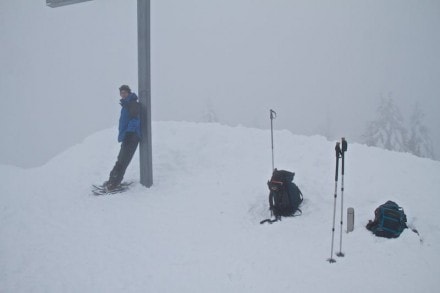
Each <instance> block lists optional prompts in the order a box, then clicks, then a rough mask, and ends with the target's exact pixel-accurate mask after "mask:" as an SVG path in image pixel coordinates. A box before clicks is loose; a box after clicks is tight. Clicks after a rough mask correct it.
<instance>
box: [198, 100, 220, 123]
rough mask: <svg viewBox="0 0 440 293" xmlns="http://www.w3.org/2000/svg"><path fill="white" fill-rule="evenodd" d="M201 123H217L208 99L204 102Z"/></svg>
mask: <svg viewBox="0 0 440 293" xmlns="http://www.w3.org/2000/svg"><path fill="white" fill-rule="evenodd" d="M201 120H202V122H209V123H215V122H219V121H218V118H217V114H216V113H215V111H214V107H213V106H212V102H211V100H210V99H208V100H207V102H206V108H205V112H204V113H203V115H202V119H201Z"/></svg>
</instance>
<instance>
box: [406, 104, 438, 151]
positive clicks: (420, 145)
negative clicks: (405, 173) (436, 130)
mask: <svg viewBox="0 0 440 293" xmlns="http://www.w3.org/2000/svg"><path fill="white" fill-rule="evenodd" d="M424 118H425V113H424V112H423V111H422V109H421V108H420V105H419V103H416V104H415V106H414V109H413V113H412V115H411V117H410V133H409V139H408V150H409V151H410V152H411V153H413V154H414V155H416V156H419V157H425V158H431V159H434V150H433V146H432V141H431V137H430V135H429V130H428V128H427V127H426V126H425V124H424V122H423V120H424Z"/></svg>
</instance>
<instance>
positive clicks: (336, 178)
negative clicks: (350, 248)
mask: <svg viewBox="0 0 440 293" xmlns="http://www.w3.org/2000/svg"><path fill="white" fill-rule="evenodd" d="M335 152H336V171H335V195H334V202H333V226H332V246H331V250H330V258H329V259H328V262H329V263H334V262H336V260H335V259H334V258H333V243H334V240H335V221H336V197H337V196H338V169H339V157H340V155H341V146H340V144H339V142H337V143H336V146H335Z"/></svg>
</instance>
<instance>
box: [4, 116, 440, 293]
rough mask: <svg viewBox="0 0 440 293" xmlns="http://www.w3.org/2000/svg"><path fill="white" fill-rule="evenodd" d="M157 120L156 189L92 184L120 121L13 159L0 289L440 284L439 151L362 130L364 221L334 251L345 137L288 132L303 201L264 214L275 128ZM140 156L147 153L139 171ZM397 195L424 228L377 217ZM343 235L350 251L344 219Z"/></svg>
mask: <svg viewBox="0 0 440 293" xmlns="http://www.w3.org/2000/svg"><path fill="white" fill-rule="evenodd" d="M153 131H154V133H153V158H154V186H153V187H152V188H150V189H146V188H144V187H143V186H141V185H140V184H139V183H136V184H135V186H134V187H133V188H132V189H131V190H130V191H128V192H127V193H124V194H120V195H110V196H100V197H97V196H93V195H91V192H90V186H91V184H94V183H101V182H103V181H104V180H106V179H107V176H108V172H109V171H110V169H111V168H112V167H113V164H114V161H115V158H116V155H117V152H118V151H119V145H118V144H117V143H116V142H115V137H116V130H115V129H109V130H105V131H101V132H99V133H96V134H95V135H93V136H90V137H89V138H87V139H86V140H85V141H84V142H83V143H82V144H80V145H76V146H74V147H72V148H70V149H69V150H67V151H65V152H64V153H63V154H61V155H59V156H57V157H55V158H54V159H52V160H51V161H50V162H49V163H47V164H46V165H44V166H42V167H40V168H35V169H28V170H22V169H17V168H13V167H10V166H0V178H1V179H0V180H1V184H0V292H2V293H18V292H26V293H28V292H378V291H379V290H380V292H438V290H439V289H438V288H439V286H440V279H439V276H440V245H439V241H440V231H439V228H440V223H439V219H438V209H439V207H440V205H439V203H440V163H439V162H436V161H431V160H428V159H420V158H416V157H414V156H411V155H408V154H402V153H394V152H389V151H384V150H380V149H377V148H368V147H366V146H362V145H358V144H350V140H349V138H348V142H349V149H348V152H347V153H346V174H345V193H344V197H345V198H344V206H345V207H354V208H355V230H354V232H352V233H349V234H347V233H345V232H344V234H343V249H342V251H343V252H345V254H346V256H345V257H344V258H337V262H336V263H334V264H330V263H328V262H327V261H326V259H328V258H329V257H330V244H331V225H332V215H333V191H334V170H335V155H334V144H335V142H329V141H327V140H326V139H324V138H322V137H319V136H314V137H305V136H297V135H293V134H291V133H290V132H288V131H276V132H275V165H276V167H278V168H279V169H286V170H290V171H294V172H296V176H295V180H294V181H295V182H296V183H297V184H298V186H299V187H300V188H301V190H302V191H303V193H304V197H305V201H304V204H303V206H302V210H303V214H302V216H300V217H296V218H288V219H284V220H283V221H281V222H278V223H275V224H273V225H268V224H265V225H260V224H259V222H260V220H262V219H265V218H267V217H268V216H269V212H268V209H267V208H268V200H267V196H268V190H267V185H266V182H267V180H268V179H269V178H270V175H271V150H270V131H268V130H258V129H249V128H244V127H227V126H222V125H218V124H196V123H185V122H155V123H154V124H153ZM48 143H50V142H48ZM138 168H139V162H138V155H136V157H135V158H134V159H133V162H132V165H131V166H130V167H129V169H128V171H127V174H126V180H138ZM339 199H340V197H338V214H337V218H338V221H339V217H340V215H339V204H340V202H339ZM386 200H394V201H396V202H397V203H398V204H399V205H401V206H403V208H404V209H405V212H406V214H407V216H408V221H409V224H411V225H413V226H415V227H416V228H417V229H418V230H419V232H420V235H421V238H419V237H418V236H417V235H416V234H415V233H413V232H411V231H410V230H408V229H407V230H405V231H404V232H403V234H402V235H401V237H400V238H398V239H393V240H388V239H382V238H377V237H375V236H373V235H372V234H371V233H370V232H369V231H367V230H366V229H365V228H364V226H365V224H366V223H367V222H368V220H369V219H372V218H373V212H374V209H375V208H376V207H377V206H378V205H379V204H382V203H384V202H385V201H386ZM344 219H345V215H344ZM344 229H345V227H344ZM335 236H336V237H335V251H338V250H339V226H337V230H336V235H335Z"/></svg>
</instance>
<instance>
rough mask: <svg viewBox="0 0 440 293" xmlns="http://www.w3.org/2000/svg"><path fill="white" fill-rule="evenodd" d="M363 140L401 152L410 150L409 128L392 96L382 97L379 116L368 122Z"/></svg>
mask: <svg viewBox="0 0 440 293" xmlns="http://www.w3.org/2000/svg"><path fill="white" fill-rule="evenodd" d="M363 140H364V142H365V143H366V144H367V145H369V146H377V147H380V148H384V149H387V150H393V151H399V152H406V151H408V146H407V141H408V140H407V130H406V128H405V126H404V121H403V117H402V114H401V112H400V110H399V108H398V107H397V106H396V104H395V103H394V100H393V99H392V98H391V97H390V96H388V97H382V99H381V102H380V105H379V107H378V109H377V117H376V119H375V120H373V121H371V122H370V123H369V124H368V126H367V129H366V131H365V133H364V135H363Z"/></svg>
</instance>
